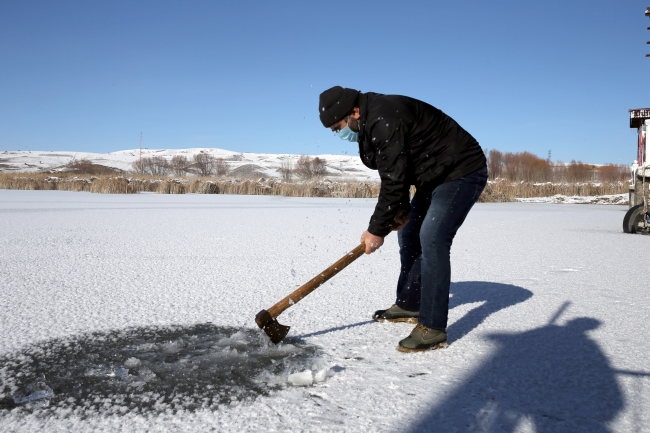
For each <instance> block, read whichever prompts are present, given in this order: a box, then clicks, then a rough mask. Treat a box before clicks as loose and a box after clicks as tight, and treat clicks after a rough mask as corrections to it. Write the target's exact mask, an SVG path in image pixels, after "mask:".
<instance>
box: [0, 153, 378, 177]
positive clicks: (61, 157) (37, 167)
mask: <svg viewBox="0 0 650 433" xmlns="http://www.w3.org/2000/svg"><path fill="white" fill-rule="evenodd" d="M198 153H207V154H210V155H213V156H214V157H216V158H223V159H224V160H225V161H226V163H227V164H228V166H229V168H230V169H231V171H232V172H233V173H234V174H235V175H237V173H240V174H242V175H248V174H250V173H261V174H264V175H266V176H269V177H281V174H280V172H279V171H278V170H279V169H280V168H281V165H282V162H283V161H285V160H288V161H290V162H292V163H293V164H295V163H296V161H297V160H298V158H299V157H300V155H290V154H272V153H246V152H245V153H240V152H233V151H231V150H225V149H216V148H201V149H199V148H195V149H142V157H143V158H147V157H152V156H161V157H163V158H165V159H167V160H168V161H170V160H171V159H172V158H173V157H174V156H176V155H183V156H185V157H187V158H188V159H189V160H190V161H191V160H192V157H193V156H194V155H196V154H198ZM315 156H318V157H319V158H321V159H325V161H326V162H327V173H328V176H332V177H336V176H343V177H351V178H355V179H359V180H379V175H378V174H377V172H376V171H374V170H370V169H369V168H367V167H366V166H365V165H363V163H362V162H361V159H360V158H359V157H358V156H357V155H330V154H328V155H310V157H312V158H313V157H315ZM139 158H140V150H139V149H133V150H121V151H117V152H109V153H89V152H63V151H25V150H22V151H21V150H18V151H9V150H7V151H4V152H0V172H3V171H4V172H14V171H23V172H39V171H48V170H50V171H57V170H60V169H61V168H64V167H65V165H66V164H68V163H69V162H71V161H73V160H81V159H88V160H90V161H92V162H93V163H94V164H100V165H104V166H107V167H113V168H118V169H120V170H124V171H129V170H131V169H132V164H133V162H135V161H137V160H138V159H139Z"/></svg>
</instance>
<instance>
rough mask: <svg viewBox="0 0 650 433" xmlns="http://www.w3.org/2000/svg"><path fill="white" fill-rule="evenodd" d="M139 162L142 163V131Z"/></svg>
mask: <svg viewBox="0 0 650 433" xmlns="http://www.w3.org/2000/svg"><path fill="white" fill-rule="evenodd" d="M140 164H142V132H141V133H140Z"/></svg>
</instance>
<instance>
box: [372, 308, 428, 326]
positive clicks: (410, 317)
mask: <svg viewBox="0 0 650 433" xmlns="http://www.w3.org/2000/svg"><path fill="white" fill-rule="evenodd" d="M419 313H420V312H419V311H407V310H403V309H401V308H400V307H398V306H397V305H396V304H393V306H392V307H390V308H389V309H388V310H377V311H375V314H373V315H372V319H373V320H374V321H375V322H406V323H418V314H419Z"/></svg>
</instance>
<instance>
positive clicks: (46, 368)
mask: <svg viewBox="0 0 650 433" xmlns="http://www.w3.org/2000/svg"><path fill="white" fill-rule="evenodd" d="M0 365H2V366H3V370H4V374H0V415H1V414H2V413H3V412H5V413H6V411H8V410H12V411H14V413H16V412H18V413H25V414H27V413H35V414H37V415H43V416H52V415H53V416H57V415H59V416H61V415H63V416H67V415H70V414H71V415H75V416H81V417H85V416H89V415H95V414H115V415H119V414H124V413H127V412H128V413H152V412H153V413H162V412H167V411H168V410H172V411H174V412H176V411H195V410H200V409H213V410H215V409H218V408H219V406H220V405H226V404H231V403H232V402H235V401H246V400H251V399H254V398H256V397H258V396H260V395H268V394H269V393H270V392H272V391H273V390H277V389H279V388H281V387H283V386H286V385H287V384H288V383H291V384H293V385H309V384H311V382H310V383H305V381H304V380H303V381H299V382H296V381H295V380H294V378H295V377H297V376H295V373H303V376H304V372H306V371H308V370H311V371H313V377H314V381H313V382H322V381H324V380H325V379H326V378H327V377H328V376H329V375H331V372H330V370H328V366H327V362H326V361H325V360H324V359H323V358H322V357H321V356H320V353H319V351H318V348H317V347H315V346H310V345H307V344H305V343H304V342H301V341H292V340H290V339H288V340H286V341H285V342H283V343H280V344H279V345H277V346H276V345H273V344H272V343H270V342H269V339H268V337H267V336H266V335H265V334H264V333H263V332H262V331H261V330H258V329H237V328H230V327H220V326H215V325H213V324H210V323H208V324H200V325H194V326H189V327H180V326H178V327H158V328H155V327H154V328H151V327H150V328H130V329H125V330H120V331H110V332H101V333H100V332H94V333H88V334H83V335H79V336H74V337H69V338H61V339H55V340H50V341H45V342H40V343H37V344H33V345H31V346H28V347H26V348H24V349H23V350H21V351H19V352H16V353H12V354H7V355H3V356H0ZM288 379H289V380H288Z"/></svg>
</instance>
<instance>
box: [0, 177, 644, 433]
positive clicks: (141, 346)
mask: <svg viewBox="0 0 650 433" xmlns="http://www.w3.org/2000/svg"><path fill="white" fill-rule="evenodd" d="M374 202H375V201H374V200H364V199H298V198H286V197H268V196H228V195H190V194H187V195H160V194H134V195H128V196H127V195H99V194H89V193H74V192H63V191H12V190H0V216H1V221H2V223H1V224H0V263H2V266H0V287H1V288H2V289H1V290H0V329H1V331H2V332H0V359H3V360H4V361H5V365H2V364H0V380H1V381H2V384H3V386H2V387H0V392H1V393H3V394H4V395H3V396H0V398H2V397H4V399H5V400H7V399H10V398H12V396H13V397H15V396H16V395H13V394H12V393H16V392H17V391H16V390H12V389H8V388H7V387H5V386H4V385H8V384H10V383H15V382H16V381H20V378H19V377H17V375H18V374H19V371H16V368H17V366H23V367H22V368H25V369H28V368H32V367H33V368H37V367H38V366H32V365H31V364H30V362H32V361H33V360H34V359H40V360H41V361H43V360H45V361H48V360H50V361H52V362H53V363H56V362H58V361H60V359H61V358H62V357H63V356H68V355H69V352H71V351H72V350H73V349H72V348H74V347H76V346H75V344H77V343H76V342H78V341H81V340H83V341H84V342H85V343H84V344H86V345H87V347H88V348H89V349H88V350H91V349H92V350H95V349H97V350H100V351H101V350H103V351H104V352H106V353H108V355H107V356H109V355H110V356H114V362H115V365H118V364H119V365H120V366H124V367H120V368H117V369H115V370H114V371H112V372H111V373H110V374H112V375H113V376H114V377H115V379H114V380H115V381H117V380H118V379H119V380H124V381H127V380H128V381H130V382H129V386H130V387H131V388H129V390H130V391H129V392H130V393H131V396H129V398H130V399H131V401H135V402H141V403H138V404H140V405H141V407H139V406H138V404H136V406H138V408H137V410H131V409H129V408H128V407H127V406H126V405H123V406H122V407H120V404H121V403H120V401H116V399H118V398H117V397H111V396H109V397H108V398H107V399H106V401H103V400H99V399H98V400H97V401H95V402H93V403H92V404H94V405H95V406H96V407H98V409H97V411H96V414H95V415H93V414H92V413H90V414H89V412H84V411H83V410H80V408H79V407H77V408H76V409H75V404H77V402H75V401H74V400H71V401H59V402H58V403H53V405H54V407H52V406H50V407H44V408H40V409H39V408H38V407H35V408H34V410H33V413H30V412H29V411H27V410H25V409H24V407H22V406H21V407H18V408H15V409H4V410H0V431H2V432H26V431H76V432H85V431H107V432H122V431H161V432H162V431H178V432H201V431H233V432H234V431H238V432H239V431H242V432H249V431H250V432H259V431H291V432H295V431H337V432H338V431H350V432H359V431H376V432H382V431H391V432H430V431H436V432H455V431H456V432H463V431H474V432H476V431H482V432H502V431H505V432H572V433H573V432H606V431H613V432H633V431H634V432H650V409H649V408H650V362H648V353H650V343H649V342H648V339H647V334H646V330H647V326H648V323H650V313H649V309H648V306H649V304H650V295H649V291H648V285H647V282H646V277H645V272H646V271H647V266H648V263H649V261H648V259H647V256H646V253H645V251H647V249H648V248H647V245H648V244H647V243H648V241H649V240H650V238H648V237H645V236H639V235H625V234H623V233H622V229H621V225H622V220H623V216H624V214H625V211H626V210H627V208H625V207H622V206H595V205H581V206H578V205H565V206H557V205H554V204H531V203H500V204H477V205H476V207H475V208H474V209H473V210H472V212H471V213H470V215H469V217H468V219H467V221H466V222H465V224H464V226H463V227H462V228H461V230H460V231H459V233H458V236H457V238H456V240H455V244H454V247H453V250H452V267H453V275H452V281H453V283H452V292H453V297H452V300H451V307H452V308H451V310H450V325H449V328H448V332H449V336H450V345H449V347H448V348H446V349H443V350H438V351H433V352H426V353H421V354H404V353H401V352H398V351H396V350H395V346H396V345H397V342H398V341H399V340H400V339H401V338H404V337H405V336H406V335H408V333H409V332H410V330H411V328H412V325H407V324H377V323H374V322H372V321H371V320H370V316H371V314H372V312H373V311H374V310H376V309H380V308H386V307H388V306H390V305H391V304H392V302H393V291H394V286H395V282H396V279H397V275H398V271H399V262H398V254H397V242H396V236H395V235H394V234H391V235H390V236H389V237H388V238H387V241H386V244H385V245H384V246H383V247H382V248H381V249H380V250H379V252H377V253H375V254H373V255H370V256H363V257H361V258H360V259H358V260H357V261H356V262H354V263H353V264H352V265H350V266H349V267H348V268H347V269H345V270H344V271H343V272H341V273H340V274H339V275H337V276H336V277H334V278H333V279H332V280H330V282H328V283H326V284H325V285H324V286H322V287H320V288H319V289H317V290H316V291H315V292H314V293H312V294H311V295H310V296H308V297H307V298H305V299H304V300H303V301H301V302H300V303H299V304H297V305H295V306H294V307H292V308H290V309H289V310H288V311H286V312H285V313H284V314H282V315H281V316H280V318H279V321H280V322H281V323H283V324H285V325H290V326H291V327H292V329H291V333H290V338H288V340H287V342H286V343H283V344H282V345H280V347H279V348H275V349H271V348H265V347H264V343H263V342H262V341H263V340H256V339H257V338H258V337H259V332H258V333H257V334H256V333H255V332H254V331H253V330H254V329H255V323H254V316H255V314H256V313H257V312H258V311H260V310H261V309H263V308H268V307H270V306H271V305H273V304H274V303H275V302H277V301H278V300H280V299H281V298H283V297H284V296H285V295H287V294H288V293H289V292H290V291H291V290H293V289H294V288H295V287H297V286H299V285H300V284H302V283H304V282H305V281H307V280H309V279H310V278H312V277H313V276H314V275H316V274H317V273H318V272H320V271H322V270H323V269H324V268H326V267H327V266H329V265H330V264H331V263H333V262H334V261H335V260H337V259H338V258H340V257H341V256H342V255H343V254H344V253H346V252H347V251H348V250H350V249H352V248H353V247H354V246H356V245H357V243H358V240H359V236H360V234H361V232H362V231H363V230H364V229H365V228H366V224H367V221H368V219H369V217H370V214H371V213H372V210H373V207H374ZM208 322H210V323H208ZM171 326H174V327H175V328H174V329H176V330H177V331H173V332H172V331H169V332H170V333H167V334H165V332H158V331H155V330H157V329H165V328H164V327H171ZM197 326H198V327H203V328H204V331H201V332H203V333H201V332H198V331H197V332H194V331H195V330H196V329H197ZM160 327H163V328H160ZM211 327H212V328H211ZM228 327H231V328H228ZM217 328H218V329H221V331H219V332H224V333H225V334H224V335H223V336H221V337H219V339H215V340H214V341H212V342H209V343H208V345H205V344H203V343H201V342H202V341H204V340H205V339H208V340H209V338H210V335H211V334H210V332H211V331H210V330H211V329H217ZM152 329H153V330H154V331H155V332H157V333H156V334H155V335H153V334H151V333H153V332H154V331H149V330H152ZM228 329H230V331H228ZM206 330H207V331H206ZM93 332H94V334H93ZM148 332H149V333H150V334H151V335H149V336H148V334H147V333H148ZM215 332H216V331H215ZM172 334H173V335H172ZM128 338H131V340H129V341H130V342H128V344H129V345H131V346H129V347H122V346H120V345H121V344H127V343H124V342H125V341H127V340H128ZM147 338H152V339H153V338H158V340H157V341H158V342H157V343H155V345H157V346H156V347H158V348H159V349H160V351H161V352H160V353H162V354H163V355H164V356H163V358H162V361H161V362H162V364H164V365H166V366H169V365H175V364H179V365H180V364H181V363H183V362H184V360H185V358H180V359H179V358H178V356H177V355H176V354H177V353H186V352H183V351H181V352H179V350H180V349H178V348H177V344H179V343H178V342H179V341H181V340H183V341H186V343H183V344H185V346H184V348H185V350H186V351H190V352H191V349H192V347H193V346H192V345H195V346H197V347H198V346H200V347H201V349H200V350H201V354H202V355H201V356H202V358H201V359H204V360H211V361H210V362H212V364H211V367H209V368H213V367H216V366H218V365H219V362H220V361H218V359H224V360H225V361H224V362H228V363H229V366H230V367H229V369H228V371H227V373H228V372H229V374H231V375H233V376H237V375H239V376H242V377H240V380H241V382H240V383H244V385H242V386H244V388H245V387H246V386H249V387H250V386H260V387H261V388H260V389H262V390H263V389H265V388H264V387H267V386H269V385H268V382H262V380H261V379H260V376H255V377H253V376H252V375H253V373H250V376H247V374H249V373H247V372H249V371H251V370H249V369H250V368H252V365H253V361H251V360H250V357H255V356H258V358H255V359H256V361H255V362H257V364H255V365H256V366H261V367H260V368H270V367H264V365H269V363H266V364H264V362H266V361H265V359H262V358H263V355H264V356H266V355H265V354H267V355H268V352H265V351H269V350H276V351H279V352H282V353H284V355H277V359H278V360H280V361H278V362H285V360H287V362H286V363H285V364H284V365H285V367H286V368H285V369H280V370H276V373H278V376H277V377H276V378H275V380H276V382H274V384H275V386H274V387H272V388H269V389H268V392H263V393H261V394H259V395H258V396H253V397H250V396H249V397H248V398H247V399H246V400H244V401H242V402H238V401H237V400H236V399H235V401H232V402H229V403H221V404H219V405H218V406H210V407H201V406H200V405H199V406H198V407H195V406H192V405H191V404H189V403H188V404H187V405H185V406H184V403H183V401H180V400H177V401H176V403H177V404H176V406H174V405H168V406H164V405H159V406H155V405H154V407H153V409H151V410H150V409H147V408H146V407H145V406H146V405H145V403H144V401H145V400H146V399H149V398H154V399H155V398H158V397H160V395H156V396H154V397H151V396H150V395H144V394H145V391H147V389H148V388H147V387H148V386H154V384H155V383H159V384H160V383H161V382H162V381H161V380H160V378H157V379H155V378H154V380H153V381H152V382H147V381H148V379H147V378H148V377H149V376H151V374H150V372H147V371H146V370H145V373H142V372H141V370H138V368H140V367H139V366H141V364H140V363H141V362H142V363H145V362H148V359H150V358H151V357H155V356H156V354H155V353H154V352H151V351H150V352H147V353H144V352H146V351H147V350H149V349H147V347H150V348H151V347H154V344H153V343H147ZM125 339H127V340H125ZM197 339H198V340H197ZM202 339H204V340H202ZM190 341H194V343H188V342H190ZM196 341H199V343H196ZM147 344H150V346H147ZM91 346H92V347H91ZM251 346H254V347H255V348H256V349H255V350H256V351H255V352H253V351H251V350H249V349H247V347H251ZM226 347H228V348H229V349H228V352H224V350H225V348H226ZM235 349H237V350H235ZM125 350H127V351H128V350H130V351H131V352H129V353H134V354H135V355H133V356H129V357H126V356H125V355H124V353H126V352H124V351H125ZM151 350H154V349H151ZM193 350H198V349H193ZM233 350H234V352H233ZM247 350H249V351H248V352H247ZM289 352H291V353H294V354H295V356H294V355H292V354H289V355H287V353H289ZM88 353H89V352H88ZM139 353H142V354H141V355H138V354H139ZM224 353H225V355H222V354H224ZM25 354H27V355H28V356H27V357H25V356H24V355H25ZM111 354H112V355H111ZM248 354H250V356H245V355H248ZM136 355H137V356H136ZM190 355H191V353H190ZM190 355H188V356H190ZM217 355H218V356H222V357H223V358H219V357H218V356H217ZM79 356H80V358H79V361H78V362H79V363H81V362H82V361H83V362H85V363H95V364H96V365H94V366H93V367H92V368H90V367H88V366H79V365H75V361H74V357H73V358H71V359H70V361H67V365H64V364H65V363H62V362H58V364H57V365H58V366H59V367H60V368H61V369H62V370H60V371H59V372H58V374H61V376H65V371H64V370H65V369H66V368H68V372H71V373H70V374H69V375H68V377H67V378H63V377H60V378H58V379H57V378H55V377H48V374H45V375H44V376H43V377H42V380H43V381H45V382H46V383H50V384H51V383H52V381H56V380H63V379H65V380H69V381H70V383H75V381H76V380H77V379H76V378H75V376H74V372H77V371H81V372H85V373H82V374H85V375H86V376H88V375H90V376H93V375H95V376H96V375H100V374H105V372H104V373H102V371H99V370H100V369H101V367H102V365H100V364H101V362H100V361H98V360H96V359H94V358H93V359H91V358H90V355H89V356H88V357H87V359H86V358H84V359H83V360H82V359H81V358H83V357H81V355H79ZM84 356H85V355H84ZM233 356H241V357H240V358H233ZM269 356H270V355H269ZM274 356H276V355H274ZM39 357H40V358H39ZM147 357H150V358H147ZM134 358H136V359H134ZM140 358H141V359H142V360H141V361H140ZM215 359H216V360H217V361H215ZM8 360H9V361H11V362H9V361H8ZM190 361H191V359H190ZM188 362H189V361H188ZM206 362H207V361H206ZM269 362H271V361H269ZM215 363H216V364H215ZM272 363H273V365H275V364H276V361H275V359H274V360H272ZM80 367H84V368H81V369H80ZM170 368H171V367H170ZM283 368H284V367H283ZM308 370H309V371H311V376H309V374H308V373H306V372H307V371H308ZM135 371H138V375H137V376H134V377H132V376H130V374H131V373H134V372H135ZM186 371H194V372H196V369H194V368H189V369H187V370H186ZM291 373H301V374H299V375H297V376H292V380H291V382H293V383H294V384H298V385H299V384H307V386H298V385H294V384H292V383H290V381H289V374H291ZM134 374H135V373H134ZM193 374H198V373H193ZM255 374H256V375H257V374H259V371H257V370H256V372H255ZM95 376H93V377H95ZM308 376H309V377H308ZM316 376H318V379H319V380H318V381H317V383H313V382H314V379H315V378H316ZM170 377H171V376H170ZM202 377H203V379H202V380H203V381H204V382H201V383H205V380H206V379H205V377H204V376H202ZM310 378H311V380H310ZM81 379H83V378H82V377H79V380H81ZM172 379H173V380H176V381H182V377H180V378H179V377H172ZM208 379H209V378H208ZM156 380H158V382H156ZM170 380H171V379H170ZM224 380H225V379H224ZM48 381H49V382H48ZM140 382H147V383H145V384H143V383H140ZM256 382H260V383H259V384H257V385H256V384H255V383H256ZM119 383H122V382H119ZM138 383H139V384H138ZM309 383H312V385H309ZM185 385H187V383H185ZM221 385H222V384H221V383H220V382H219V381H217V383H215V384H214V387H215V388H209V387H208V386H205V387H203V386H202V387H201V388H200V389H194V390H191V391H187V392H189V393H194V394H192V395H198V396H202V397H205V396H207V397H205V398H208V397H210V393H211V392H212V391H211V389H219V387H220V386H221ZM209 386H212V385H209ZM9 388H11V387H10V386H9ZM222 389H224V388H222ZM232 389H233V390H236V391H237V392H240V394H242V395H243V396H246V395H248V394H246V393H245V391H246V389H242V388H241V387H240V388H235V387H233V388H232ZM251 389H252V388H251ZM55 391H56V390H55ZM59 392H61V391H59ZM169 392H180V391H179V390H175V389H172V390H170V391H169ZM184 395H185V396H187V395H188V394H187V393H186V394H184ZM163 397H164V396H163ZM190 397H191V395H190ZM161 398H162V397H161ZM190 399H191V398H190ZM52 401H53V402H56V401H57V400H56V396H55V397H54V398H53V399H52ZM210 401H213V400H210ZM57 404H58V405H57ZM116 408H117V409H119V410H117V411H116V413H114V414H111V413H110V412H111V410H113V409H116ZM156 408H157V409H156ZM174 409H176V410H174ZM75 410H76V412H75Z"/></svg>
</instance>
